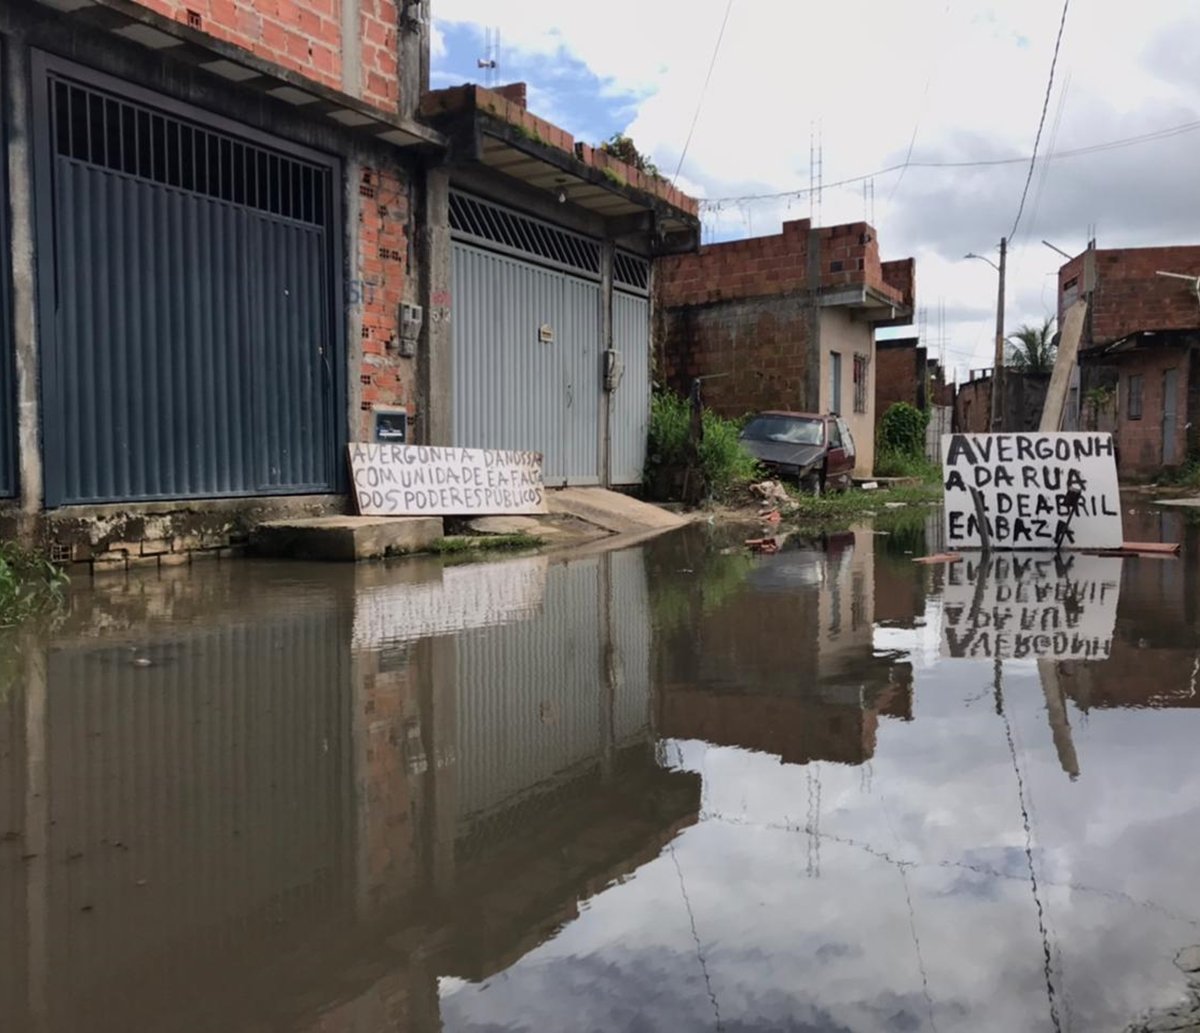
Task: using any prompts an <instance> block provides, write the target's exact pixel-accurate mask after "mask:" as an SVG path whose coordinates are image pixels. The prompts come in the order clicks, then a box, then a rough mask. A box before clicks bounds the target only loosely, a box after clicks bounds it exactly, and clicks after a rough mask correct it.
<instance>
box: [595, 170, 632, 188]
mask: <svg viewBox="0 0 1200 1033" xmlns="http://www.w3.org/2000/svg"><path fill="white" fill-rule="evenodd" d="M600 172H601V175H603V176H604V178H605V179H607V180H608V181H609V182H610V183H615V184H616V185H617V186H619V187H623V186H628V185H629V184H628V183H626V182H625V177H624V176H622V175H621V174H620V173H619V172H614V171H613V170H612V169H601V170H600Z"/></svg>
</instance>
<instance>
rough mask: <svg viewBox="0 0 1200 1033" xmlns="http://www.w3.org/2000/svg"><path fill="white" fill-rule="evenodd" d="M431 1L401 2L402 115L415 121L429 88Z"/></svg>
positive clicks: (399, 34) (399, 32)
mask: <svg viewBox="0 0 1200 1033" xmlns="http://www.w3.org/2000/svg"><path fill="white" fill-rule="evenodd" d="M429 6H430V5H429V2H428V0H401V2H400V3H399V4H398V9H399V14H400V24H399V26H398V31H397V34H396V38H397V49H398V53H397V58H398V61H399V66H400V70H399V80H400V81H399V86H400V103H399V108H400V115H401V116H402V117H403V118H413V117H414V116H415V115H416V113H417V108H418V106H419V105H420V103H421V95H422V94H423V93H424V92H425V91H426V90H428V89H429V18H430V14H429Z"/></svg>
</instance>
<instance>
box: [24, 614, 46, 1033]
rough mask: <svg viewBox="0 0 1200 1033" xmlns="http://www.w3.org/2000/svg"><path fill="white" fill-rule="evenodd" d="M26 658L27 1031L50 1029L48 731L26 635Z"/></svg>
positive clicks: (40, 660) (38, 654)
mask: <svg viewBox="0 0 1200 1033" xmlns="http://www.w3.org/2000/svg"><path fill="white" fill-rule="evenodd" d="M23 645H24V648H23V649H22V653H23V655H24V657H25V665H24V669H25V685H24V700H25V763H26V775H25V840H24V850H25V853H27V854H29V855H30V856H29V859H28V861H26V862H25V863H24V865H23V866H22V867H23V869H24V874H25V915H26V923H27V924H26V939H25V942H26V944H27V949H28V951H29V955H28V960H27V962H26V973H27V975H28V1010H29V1020H30V1027H29V1028H30V1030H31V1033H42V1031H44V1030H48V1029H49V1027H50V989H49V987H50V983H49V980H50V972H49V965H50V944H49V929H50V857H49V852H50V778H49V771H48V767H49V757H48V743H47V739H48V735H47V714H46V700H47V674H46V651H45V649H44V648H43V647H42V646H41V645H40V644H39V643H38V642H37V641H36V640H35V639H34V637H33V636H27V637H26V638H25V641H24V643H23Z"/></svg>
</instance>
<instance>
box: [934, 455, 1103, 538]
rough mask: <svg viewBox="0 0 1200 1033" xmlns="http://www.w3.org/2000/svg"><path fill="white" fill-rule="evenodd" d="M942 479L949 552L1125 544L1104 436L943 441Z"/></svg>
mask: <svg viewBox="0 0 1200 1033" xmlns="http://www.w3.org/2000/svg"><path fill="white" fill-rule="evenodd" d="M942 475H943V484H944V487H945V491H946V497H945V506H946V547H947V548H948V549H951V550H954V549H979V548H982V547H983V546H984V545H985V544H988V545H990V546H991V547H992V548H994V549H1056V548H1063V549H1116V548H1120V547H1121V545H1122V544H1123V543H1124V537H1123V535H1122V531H1121V500H1120V496H1119V493H1118V487H1117V463H1116V449H1115V448H1114V447H1113V439H1112V435H1111V434H1098V433H1055V434H1036V433H1035V434H947V435H945V436H944V437H943V438H942ZM985 534H986V537H987V542H986V543H985V541H984V536H985Z"/></svg>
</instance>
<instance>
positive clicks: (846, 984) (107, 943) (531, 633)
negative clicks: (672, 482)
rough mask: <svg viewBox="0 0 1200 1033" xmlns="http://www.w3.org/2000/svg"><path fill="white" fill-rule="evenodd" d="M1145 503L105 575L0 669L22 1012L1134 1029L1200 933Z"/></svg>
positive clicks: (290, 1028)
mask: <svg viewBox="0 0 1200 1033" xmlns="http://www.w3.org/2000/svg"><path fill="white" fill-rule="evenodd" d="M1127 525H1128V526H1127V533H1128V535H1129V536H1130V537H1142V538H1158V537H1163V538H1166V539H1171V540H1182V541H1183V542H1184V545H1185V551H1184V555H1183V556H1182V558H1180V559H1178V560H1158V559H1139V560H1125V561H1123V563H1122V561H1118V560H1103V561H1098V560H1093V561H1083V560H1081V561H1078V563H1077V564H1073V565H1070V566H1067V567H1064V568H1062V569H1058V570H1055V569H1054V568H1053V566H1052V565H1050V566H1047V564H1046V563H1045V562H1044V561H1042V562H1040V563H1029V562H1027V561H1022V560H1019V559H1018V560H1013V559H1006V560H1005V561H1004V562H1001V563H999V564H996V565H992V566H990V567H981V566H980V565H978V564H974V563H973V564H969V565H968V564H963V565H959V566H957V567H955V568H952V569H951V570H950V571H948V572H946V571H942V570H932V569H926V568H922V567H920V566H917V565H914V564H913V563H912V562H911V559H912V554H914V553H915V554H917V555H920V554H922V553H923V552H924V551H926V549H927V548H932V547H935V546H936V541H935V538H936V534H935V533H934V532H932V531H931V532H930V534H929V535H928V536H927V533H926V528H925V527H924V526H923V525H922V522H921V521H920V520H917V521H915V522H908V523H907V524H906V525H905V526H899V527H897V528H895V529H894V530H893V533H891V534H888V535H881V534H874V533H872V532H871V531H870V530H863V531H858V532H854V533H848V534H843V535H836V536H832V537H829V538H826V539H814V540H811V541H793V542H792V543H790V544H789V548H787V549H786V550H785V551H783V552H781V553H780V554H778V555H776V556H764V557H750V556H747V555H744V554H743V553H742V552H741V551H738V550H732V551H724V552H723V551H722V550H721V544H722V543H721V542H720V541H714V540H713V539H711V538H710V537H708V536H707V535H706V534H705V533H704V532H701V531H689V532H687V533H681V534H676V535H674V536H670V537H667V538H663V539H660V540H658V541H656V542H653V543H651V544H649V545H646V546H644V547H642V548H639V549H633V550H628V551H622V552H615V553H604V554H593V555H590V556H583V557H580V558H578V559H575V560H572V561H570V562H547V560H546V559H544V558H533V559H529V558H526V559H515V560H510V561H507V562H502V563H496V564H488V565H482V566H466V567H446V568H443V567H442V566H440V565H439V564H437V563H433V562H430V563H423V562H416V561H412V562H409V563H405V564H403V565H396V566H392V567H389V568H386V569H383V568H363V569H359V570H351V569H347V568H344V567H309V566H299V565H287V564H279V565H269V564H257V563H251V562H245V563H234V564H223V565H216V564H213V565H211V566H207V567H202V566H197V567H195V568H193V569H192V570H191V571H184V572H180V573H179V574H178V575H177V576H174V575H173V576H164V577H162V578H161V579H156V578H140V579H139V578H131V579H130V580H129V581H127V582H119V583H113V584H109V585H107V586H102V587H100V588H97V589H95V590H93V589H91V588H83V587H81V588H80V589H79V590H77V591H76V592H75V593H74V595H73V596H72V600H71V612H70V613H69V615H68V616H67V617H66V618H65V619H64V620H63V621H62V623H61V626H60V627H58V628H57V629H55V630H54V631H53V632H52V633H50V634H48V635H45V634H39V633H35V632H31V631H30V632H26V633H24V634H23V635H20V636H17V637H15V638H13V639H11V640H9V641H7V642H5V643H4V652H3V663H2V664H0V1029H2V1030H4V1031H11V1033H20V1031H24V1030H31V1031H38V1033H117V1031H120V1033H131V1031H132V1033H141V1031H155V1033H175V1031H178V1033H196V1031H219V1033H240V1031H246V1033H250V1031H254V1033H266V1031H271V1033H343V1031H344V1033H383V1031H385V1030H386V1031H407V1030H412V1031H422V1033H424V1031H432V1030H447V1031H475V1033H481V1031H511V1030H528V1031H538V1033H540V1031H556V1030H569V1031H576V1030H578V1031H592V1030H596V1031H600V1030H604V1031H612V1030H638V1031H659V1030H661V1031H672V1033H673V1031H679V1030H705V1029H709V1030H718V1029H719V1030H728V1031H749V1030H755V1031H758V1030H761V1031H767V1030H801V1031H843V1030H854V1031H861V1033H872V1031H911V1030H937V1031H943V1033H945V1031H951V1030H962V1031H972V1033H982V1031H1004V1033H1013V1031H1042V1030H1047V1031H1051V1030H1078V1031H1104V1030H1113V1031H1118V1030H1121V1029H1122V1028H1123V1027H1124V1026H1125V1025H1126V1024H1127V1023H1128V1022H1129V1021H1131V1020H1132V1019H1133V1018H1134V1016H1135V1015H1136V1014H1138V1013H1139V1012H1142V1011H1144V1010H1146V1009H1150V1008H1155V1007H1160V1006H1163V1005H1169V1004H1171V1003H1173V1002H1175V1001H1176V1000H1177V999H1179V998H1180V997H1182V995H1183V994H1184V983H1183V977H1182V975H1181V974H1180V972H1179V971H1178V970H1177V969H1176V967H1175V966H1174V964H1173V958H1174V956H1175V954H1176V952H1177V951H1179V950H1180V948H1183V947H1185V946H1188V945H1191V944H1196V943H1200V899H1198V898H1197V894H1196V890H1195V873H1196V864H1197V858H1198V857H1200V758H1198V755H1197V743H1198V742H1200V695H1198V694H1197V688H1198V684H1200V677H1198V676H1200V612H1198V602H1197V600H1198V599H1200V592H1198V588H1200V584H1198V579H1200V534H1198V532H1197V529H1196V528H1195V527H1191V526H1188V525H1186V524H1185V523H1184V522H1183V521H1182V520H1181V519H1180V518H1178V517H1177V516H1173V515H1164V516H1156V515H1150V514H1143V515H1141V516H1137V515H1135V516H1131V517H1128V518H1127ZM1064 586H1065V587H1064ZM997 652H999V653H1000V654H1001V656H1002V657H1005V659H1002V660H1000V661H999V662H997V660H996V658H995V657H996V654H997Z"/></svg>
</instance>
